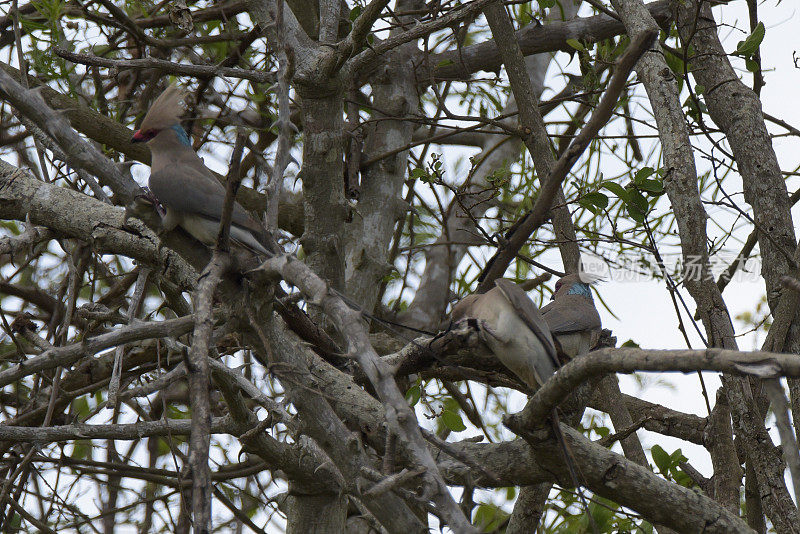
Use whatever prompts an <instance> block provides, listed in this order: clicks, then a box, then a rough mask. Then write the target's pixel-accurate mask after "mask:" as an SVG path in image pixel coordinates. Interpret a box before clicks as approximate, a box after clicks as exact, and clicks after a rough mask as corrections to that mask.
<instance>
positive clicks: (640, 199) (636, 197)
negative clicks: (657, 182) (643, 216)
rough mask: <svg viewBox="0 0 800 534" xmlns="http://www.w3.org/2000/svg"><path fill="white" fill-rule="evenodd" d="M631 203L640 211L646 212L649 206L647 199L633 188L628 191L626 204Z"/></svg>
mask: <svg viewBox="0 0 800 534" xmlns="http://www.w3.org/2000/svg"><path fill="white" fill-rule="evenodd" d="M631 205H632V206H634V207H636V208H637V209H638V210H639V211H641V212H642V213H647V211H648V210H649V208H650V205H649V204H648V203H647V199H646V198H644V195H642V194H641V193H640V192H639V191H637V190H635V189H631V190H630V191H628V206H631Z"/></svg>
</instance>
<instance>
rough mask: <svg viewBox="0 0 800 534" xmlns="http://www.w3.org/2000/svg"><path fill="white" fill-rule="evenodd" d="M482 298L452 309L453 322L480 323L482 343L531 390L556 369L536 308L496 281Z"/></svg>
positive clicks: (473, 297) (517, 290)
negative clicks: (473, 321) (472, 321)
mask: <svg viewBox="0 0 800 534" xmlns="http://www.w3.org/2000/svg"><path fill="white" fill-rule="evenodd" d="M495 286H496V287H494V288H492V289H491V290H489V291H488V292H486V293H484V294H482V295H469V296H467V297H465V298H464V299H462V300H461V301H460V302H458V303H457V304H456V305H455V306H453V311H452V313H451V317H452V318H453V320H454V321H459V320H462V319H468V318H472V319H475V320H477V321H478V322H479V325H480V328H481V332H482V334H484V335H483V336H482V337H483V340H484V342H485V343H486V345H487V346H488V347H489V348H490V349H491V351H492V353H493V354H494V355H495V356H496V357H497V359H498V360H500V362H501V363H502V364H503V365H505V366H506V367H507V368H508V369H509V370H511V371H512V372H513V373H514V374H515V375H517V376H518V377H519V378H520V379H522V381H523V382H525V383H526V384H527V385H528V386H530V387H531V388H532V389H537V388H538V387H539V386H541V385H542V384H543V383H544V382H545V381H547V379H548V378H550V376H552V375H553V374H554V373H555V372H556V370H557V369H558V359H557V358H556V349H555V345H554V343H553V339H552V337H551V335H550V332H549V330H548V328H547V324H546V323H545V322H544V319H543V318H542V315H541V314H540V313H539V310H538V308H536V306H535V305H534V304H533V302H532V301H531V300H530V299H529V298H528V295H527V294H526V293H525V291H523V290H522V288H520V287H519V286H518V285H516V284H515V283H513V282H511V281H509V280H502V279H500V280H497V281H496V282H495Z"/></svg>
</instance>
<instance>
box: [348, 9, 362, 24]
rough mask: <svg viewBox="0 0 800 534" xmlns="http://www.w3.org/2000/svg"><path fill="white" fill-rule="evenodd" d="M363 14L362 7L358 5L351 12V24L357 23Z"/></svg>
mask: <svg viewBox="0 0 800 534" xmlns="http://www.w3.org/2000/svg"><path fill="white" fill-rule="evenodd" d="M360 14H361V6H359V5H356V6H354V7H353V9H351V10H350V22H355V20H356V19H357V18H358V16H359V15H360Z"/></svg>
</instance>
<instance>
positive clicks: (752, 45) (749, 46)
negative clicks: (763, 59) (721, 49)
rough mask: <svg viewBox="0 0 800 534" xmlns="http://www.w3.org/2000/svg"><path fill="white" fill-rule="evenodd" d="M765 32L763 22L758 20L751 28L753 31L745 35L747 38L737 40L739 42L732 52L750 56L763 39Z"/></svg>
mask: <svg viewBox="0 0 800 534" xmlns="http://www.w3.org/2000/svg"><path fill="white" fill-rule="evenodd" d="M765 33H766V29H765V28H764V23H763V22H759V23H758V25H757V26H756V27H755V28H754V29H753V33H751V34H750V35H748V36H747V39H745V40H744V41H739V44H738V45H737V46H736V52H734V53H735V54H736V55H737V56H742V57H751V56H752V55H753V54H755V53H756V52H757V51H758V47H759V46H760V45H761V41H763V40H764V34H765Z"/></svg>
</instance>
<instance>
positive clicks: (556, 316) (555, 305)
mask: <svg viewBox="0 0 800 534" xmlns="http://www.w3.org/2000/svg"><path fill="white" fill-rule="evenodd" d="M541 311H542V316H543V317H544V321H545V322H546V323H547V326H548V327H550V331H551V332H552V333H553V334H568V333H570V332H581V331H587V330H596V329H598V328H600V327H601V324H602V323H601V322H600V315H599V314H598V313H597V308H595V307H594V305H593V304H592V303H591V302H590V301H589V300H587V299H586V297H582V296H580V295H564V296H563V297H559V298H558V299H557V300H554V301H553V302H551V303H550V304H548V305H547V306H545V307H544V308H542V310H541Z"/></svg>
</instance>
